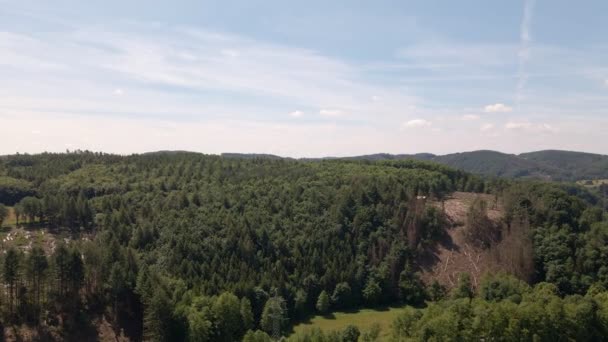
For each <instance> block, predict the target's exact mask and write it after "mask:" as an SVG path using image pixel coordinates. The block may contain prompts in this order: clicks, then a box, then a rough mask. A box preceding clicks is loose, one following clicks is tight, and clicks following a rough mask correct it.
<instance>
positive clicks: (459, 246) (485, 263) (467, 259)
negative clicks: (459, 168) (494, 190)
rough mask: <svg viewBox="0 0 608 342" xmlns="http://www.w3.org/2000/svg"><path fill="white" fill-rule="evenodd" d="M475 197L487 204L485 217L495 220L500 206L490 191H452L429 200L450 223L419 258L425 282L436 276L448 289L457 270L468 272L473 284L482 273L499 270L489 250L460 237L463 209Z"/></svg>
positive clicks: (456, 274)
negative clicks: (439, 200) (441, 237)
mask: <svg viewBox="0 0 608 342" xmlns="http://www.w3.org/2000/svg"><path fill="white" fill-rule="evenodd" d="M476 198H481V199H483V200H484V201H485V202H486V203H487V204H488V217H489V218H490V219H491V220H492V221H494V222H498V221H499V220H500V219H501V217H502V215H503V212H502V208H501V206H500V203H499V202H497V201H496V198H495V197H494V196H492V195H486V194H475V193H467V192H455V193H453V194H452V196H450V197H449V198H448V199H446V201H445V202H444V203H443V204H441V203H433V204H432V205H435V206H438V207H440V208H443V210H444V211H445V213H446V215H447V217H448V220H449V221H450V223H451V226H452V227H450V228H448V230H447V237H446V239H445V240H444V241H442V242H441V243H439V244H437V246H435V248H433V249H432V250H429V251H427V253H425V254H424V255H422V256H421V258H420V260H419V264H420V266H421V269H422V279H423V281H424V282H425V283H427V284H429V283H431V282H432V281H433V280H437V281H438V282H439V283H440V284H441V285H444V286H445V287H447V288H448V289H451V288H453V287H454V286H455V285H456V283H457V281H458V277H459V275H460V274H461V273H469V274H470V275H471V279H472V281H473V285H475V286H477V284H478V283H479V279H480V277H481V276H482V275H483V274H485V273H487V272H491V271H498V270H499V268H498V266H497V265H496V264H495V263H493V262H492V255H491V252H490V251H489V250H483V249H479V248H475V247H474V246H471V245H470V244H468V243H467V242H466V241H465V239H464V235H463V230H464V229H465V222H466V216H467V211H468V210H469V207H470V206H471V204H472V203H473V201H475V199H476Z"/></svg>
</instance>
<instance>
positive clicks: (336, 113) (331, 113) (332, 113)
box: [319, 109, 344, 117]
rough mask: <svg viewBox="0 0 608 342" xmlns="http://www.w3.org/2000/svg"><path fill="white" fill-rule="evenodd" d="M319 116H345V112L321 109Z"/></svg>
mask: <svg viewBox="0 0 608 342" xmlns="http://www.w3.org/2000/svg"><path fill="white" fill-rule="evenodd" d="M319 114H321V115H323V116H331V117H337V116H342V115H344V112H342V111H341V110H338V109H321V110H320V111H319Z"/></svg>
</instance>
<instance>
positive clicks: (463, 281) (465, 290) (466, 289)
mask: <svg viewBox="0 0 608 342" xmlns="http://www.w3.org/2000/svg"><path fill="white" fill-rule="evenodd" d="M474 295H475V292H474V290H473V284H472V282H471V275H470V274H468V273H461V274H460V276H459V277H458V284H457V285H456V287H455V288H454V289H452V298H454V299H459V298H469V299H471V298H473V296H474Z"/></svg>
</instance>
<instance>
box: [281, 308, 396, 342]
mask: <svg viewBox="0 0 608 342" xmlns="http://www.w3.org/2000/svg"><path fill="white" fill-rule="evenodd" d="M402 311H403V308H387V309H385V310H372V309H364V310H360V311H357V312H336V313H333V314H331V315H329V316H315V317H313V318H312V319H310V320H308V321H305V322H301V323H298V324H296V325H295V326H294V327H293V334H292V335H298V334H302V333H305V332H306V331H309V330H311V329H314V328H319V329H321V330H322V331H325V332H329V331H337V330H343V329H344V328H346V327H347V326H349V325H355V326H357V327H358V328H359V330H361V332H362V333H363V332H365V331H368V330H370V329H371V328H372V326H373V325H374V324H379V325H380V337H381V340H382V341H383V340H385V339H387V338H388V337H389V336H390V334H391V324H392V323H393V321H394V320H395V318H397V316H399V314H400V313H401V312H402Z"/></svg>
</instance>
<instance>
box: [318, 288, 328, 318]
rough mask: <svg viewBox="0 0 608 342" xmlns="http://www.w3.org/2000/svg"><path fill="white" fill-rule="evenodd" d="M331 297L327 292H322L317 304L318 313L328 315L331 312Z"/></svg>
mask: <svg viewBox="0 0 608 342" xmlns="http://www.w3.org/2000/svg"><path fill="white" fill-rule="evenodd" d="M329 304H330V303H329V295H328V294H327V292H325V291H321V294H319V298H318V299H317V304H316V305H315V307H316V308H317V311H318V312H319V313H321V314H326V313H328V312H329Z"/></svg>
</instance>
